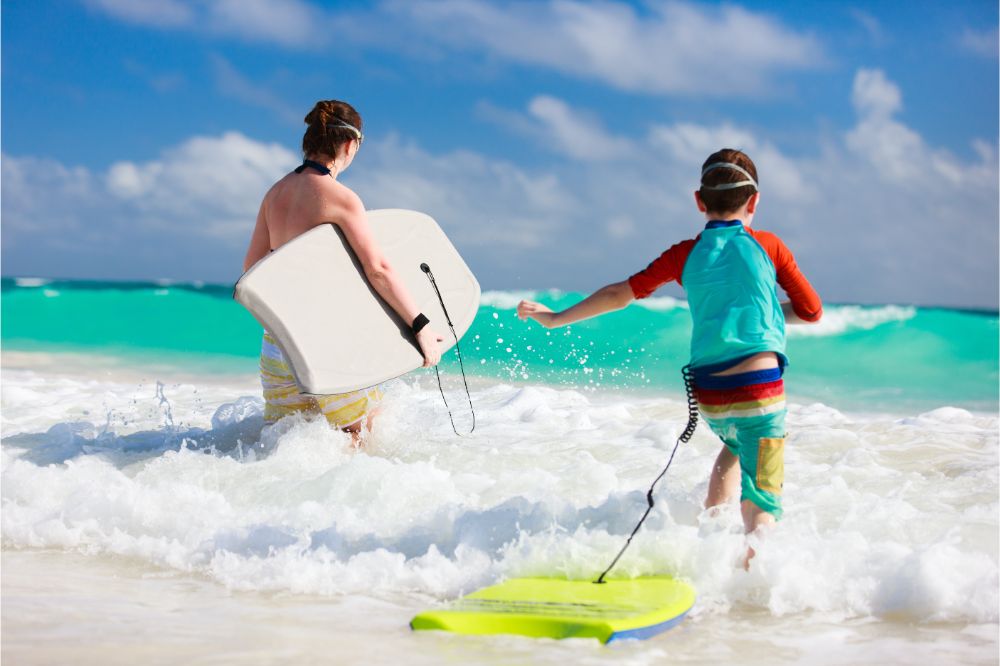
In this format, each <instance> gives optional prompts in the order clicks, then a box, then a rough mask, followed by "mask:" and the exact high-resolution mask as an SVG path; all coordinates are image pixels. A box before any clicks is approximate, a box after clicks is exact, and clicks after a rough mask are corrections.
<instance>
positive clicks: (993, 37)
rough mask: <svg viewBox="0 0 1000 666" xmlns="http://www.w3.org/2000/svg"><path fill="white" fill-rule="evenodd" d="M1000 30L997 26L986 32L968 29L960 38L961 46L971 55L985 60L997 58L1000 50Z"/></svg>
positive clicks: (987, 29)
mask: <svg viewBox="0 0 1000 666" xmlns="http://www.w3.org/2000/svg"><path fill="white" fill-rule="evenodd" d="M998 43H1000V30H998V29H997V28H996V26H994V27H992V28H986V29H985V30H974V29H972V28H966V30H965V31H964V32H963V33H962V36H961V37H960V38H959V44H960V45H961V47H962V48H964V49H965V50H966V51H968V52H970V53H974V54H976V55H979V56H983V57H985V58H996V57H997V56H998V50H1000V46H998Z"/></svg>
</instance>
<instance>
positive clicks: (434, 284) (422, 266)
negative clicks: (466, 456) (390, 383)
mask: <svg viewBox="0 0 1000 666" xmlns="http://www.w3.org/2000/svg"><path fill="white" fill-rule="evenodd" d="M420 270H422V271H423V272H424V273H426V274H427V279H428V280H430V281H431V286H432V287H434V293H435V294H437V297H438V302H439V303H441V310H443V311H444V318H445V319H446V320H447V321H448V328H450V329H451V335H452V337H453V338H455V351H456V352H458V367H459V368H461V370H462V383H463V384H464V385H465V396H466V397H467V398H468V399H469V411H470V412H472V428H470V429H469V432H467V433H465V434H466V435H471V434H472V431H473V430H475V429H476V410H475V409H473V407H472V394H471V393H469V382H468V380H467V379H466V378H465V364H464V363H462V348H461V347H460V346H459V344H458V334H457V333H455V325H454V324H452V323H451V315H449V314H448V308H447V307H446V306H445V304H444V299H443V298H441V290H440V289H438V286H437V281H436V280H435V279H434V273H433V272H432V271H431V267H430V266H428V265H427V264H420ZM434 374H435V375H436V376H437V382H438V391H440V392H441V400H443V401H444V408H445V409H447V410H448V419H449V420H450V421H451V429H452V430H454V431H455V434H456V435H458V436H459V437H462V436H463V435H462V433H460V432H459V431H458V428H456V427H455V417H454V416H452V414H451V407H450V406H449V405H448V399H447V398H445V397H444V388H443V387H442V386H441V373H440V372H439V371H438V367H437V365H435V366H434Z"/></svg>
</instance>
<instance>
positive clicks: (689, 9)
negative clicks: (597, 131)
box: [383, 0, 825, 96]
mask: <svg viewBox="0 0 1000 666" xmlns="http://www.w3.org/2000/svg"><path fill="white" fill-rule="evenodd" d="M383 11H384V12H385V13H387V14H388V15H390V16H393V17H398V19H400V20H404V21H405V22H406V24H407V27H408V28H411V29H412V30H415V31H419V34H420V35H421V37H422V38H424V39H426V40H429V41H432V42H436V43H440V44H444V45H448V46H450V47H452V48H457V49H460V50H466V51H473V52H475V51H478V52H483V53H485V54H487V55H489V56H491V57H497V58H502V59H504V60H508V61H512V62H518V63H523V64H530V65H536V66H542V67H546V68H550V69H553V70H556V71H559V72H562V73H565V74H570V75H573V76H577V77H580V78H585V79H591V80H599V81H602V82H604V83H605V84H608V85H610V86H612V87H615V88H619V89H621V90H628V91H634V92H643V93H654V94H663V93H685V94H699V95H710V96H731V95H756V94H759V93H761V88H767V87H769V86H770V85H771V81H770V77H771V76H772V75H773V74H774V73H776V72H779V71H781V70H793V69H810V68H814V67H816V66H818V65H820V64H822V63H823V62H824V60H825V55H824V53H823V49H822V48H821V46H820V45H819V42H818V40H817V39H815V38H814V37H813V36H811V35H803V34H799V33H796V32H794V31H793V30H791V29H789V28H787V27H785V26H783V25H781V24H780V23H779V22H778V21H776V20H775V19H773V18H771V17H769V16H767V15H764V14H759V13H754V12H750V11H747V10H745V9H742V8H740V7H736V6H733V5H723V6H721V7H708V6H701V5H696V4H692V3H687V2H657V3H650V4H649V5H647V7H646V10H645V11H644V12H643V13H642V14H640V13H638V12H637V11H636V9H634V8H633V7H632V6H631V5H628V4H624V3H621V2H606V1H605V2H592V3H590V2H588V3H585V2H578V1H575V0H552V1H550V2H545V3H541V2H514V3H509V4H504V5H496V4H492V3H486V2H476V1H472V0H439V1H437V2H433V3H413V2H404V1H401V0H397V1H394V2H387V3H385V4H384V5H383ZM713 45H716V48H713ZM720 48H723V49H724V50H725V57H720V54H719V49H720ZM734 63H738V66H734ZM706 81H711V82H712V85H711V86H707V85H706Z"/></svg>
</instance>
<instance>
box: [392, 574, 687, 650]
mask: <svg viewBox="0 0 1000 666" xmlns="http://www.w3.org/2000/svg"><path fill="white" fill-rule="evenodd" d="M694 600H695V593H694V589H693V588H692V587H691V586H690V585H688V584H687V583H684V582H681V581H677V580H674V579H673V578H670V577H668V576H651V577H645V578H634V579H630V580H609V581H607V582H605V583H601V584H597V583H594V582H592V581H590V580H561V579H555V578H512V579H510V580H506V581H504V582H502V583H499V584H497V585H493V586H491V587H487V588H485V589H482V590H479V591H478V592H473V593H472V594H469V595H467V596H465V597H462V598H461V599H459V600H457V601H455V602H453V603H452V604H450V605H448V606H446V607H445V608H442V609H440V610H429V611H425V612H423V613H420V614H419V615H417V616H416V617H414V618H413V620H412V621H411V622H410V626H411V627H412V628H413V629H415V630H425V629H440V630H444V631H451V632H455V633H461V634H520V635H522V636H532V637H535V638H596V639H598V640H600V641H601V642H602V643H609V642H611V641H615V640H621V639H625V638H650V637H651V636H655V635H656V634H659V633H660V632H662V631H666V630H667V629H670V628H671V627H673V626H675V625H676V624H678V623H679V622H680V621H681V620H683V619H684V616H685V615H686V614H687V612H688V611H689V610H690V609H691V607H692V606H693V605H694Z"/></svg>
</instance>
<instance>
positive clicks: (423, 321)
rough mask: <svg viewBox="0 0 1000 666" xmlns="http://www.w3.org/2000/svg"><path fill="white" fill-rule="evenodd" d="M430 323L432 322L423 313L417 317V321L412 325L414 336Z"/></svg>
mask: <svg viewBox="0 0 1000 666" xmlns="http://www.w3.org/2000/svg"><path fill="white" fill-rule="evenodd" d="M429 323H431V320H430V319H428V318H427V317H426V316H425V315H424V313H423V312H421V313H420V314H418V315H417V317H416V319H414V320H413V323H412V324H411V325H410V330H411V331H413V335H416V334H417V333H419V332H420V331H422V330H423V328H424V326H426V325H427V324H429Z"/></svg>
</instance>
